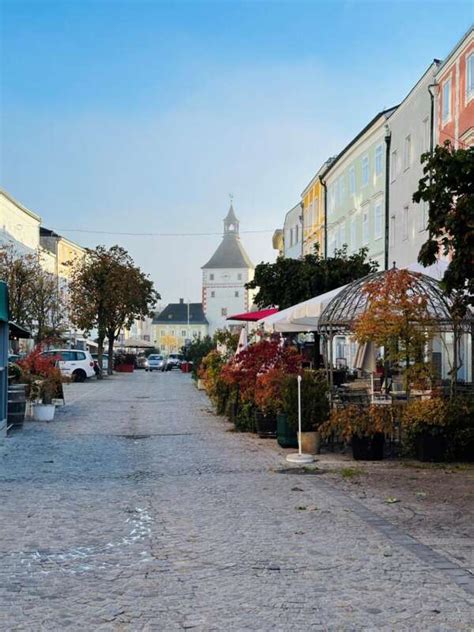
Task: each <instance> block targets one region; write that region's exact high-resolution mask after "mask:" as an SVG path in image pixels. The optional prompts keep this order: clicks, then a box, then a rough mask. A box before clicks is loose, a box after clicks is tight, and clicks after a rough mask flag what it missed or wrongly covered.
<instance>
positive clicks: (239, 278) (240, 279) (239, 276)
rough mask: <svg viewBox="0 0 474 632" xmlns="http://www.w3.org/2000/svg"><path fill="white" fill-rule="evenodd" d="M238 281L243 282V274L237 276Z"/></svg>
mask: <svg viewBox="0 0 474 632" xmlns="http://www.w3.org/2000/svg"><path fill="white" fill-rule="evenodd" d="M237 279H238V281H242V273H241V272H239V274H238V275H237Z"/></svg>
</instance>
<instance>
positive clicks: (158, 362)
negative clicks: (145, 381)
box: [145, 353, 164, 371]
mask: <svg viewBox="0 0 474 632" xmlns="http://www.w3.org/2000/svg"><path fill="white" fill-rule="evenodd" d="M163 362H164V360H163V356H162V355H158V354H157V353H152V354H151V355H149V356H148V359H147V362H146V364H145V371H161V369H162V368H163Z"/></svg>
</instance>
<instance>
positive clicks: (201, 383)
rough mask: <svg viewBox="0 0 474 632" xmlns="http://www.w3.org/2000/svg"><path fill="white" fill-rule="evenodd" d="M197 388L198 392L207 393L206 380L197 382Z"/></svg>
mask: <svg viewBox="0 0 474 632" xmlns="http://www.w3.org/2000/svg"><path fill="white" fill-rule="evenodd" d="M197 388H198V391H205V390H206V387H205V386H204V380H201V379H200V378H199V379H198V381H197Z"/></svg>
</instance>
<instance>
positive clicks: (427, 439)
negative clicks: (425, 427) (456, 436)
mask: <svg viewBox="0 0 474 632" xmlns="http://www.w3.org/2000/svg"><path fill="white" fill-rule="evenodd" d="M415 447H416V458H417V459H418V460H419V461H424V462H426V461H431V462H433V463H438V462H440V461H443V460H444V457H445V454H446V448H447V442H446V437H445V436H444V434H441V433H439V434H431V433H430V432H426V431H424V432H421V433H420V434H419V435H418V436H417V438H416V443H415Z"/></svg>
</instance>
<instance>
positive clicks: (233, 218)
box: [224, 204, 239, 224]
mask: <svg viewBox="0 0 474 632" xmlns="http://www.w3.org/2000/svg"><path fill="white" fill-rule="evenodd" d="M224 221H225V222H231V223H234V224H235V222H238V221H239V220H238V219H237V216H236V214H235V211H234V207H233V206H232V204H231V205H230V208H229V212H228V213H227V217H226V218H225V220H224Z"/></svg>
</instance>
